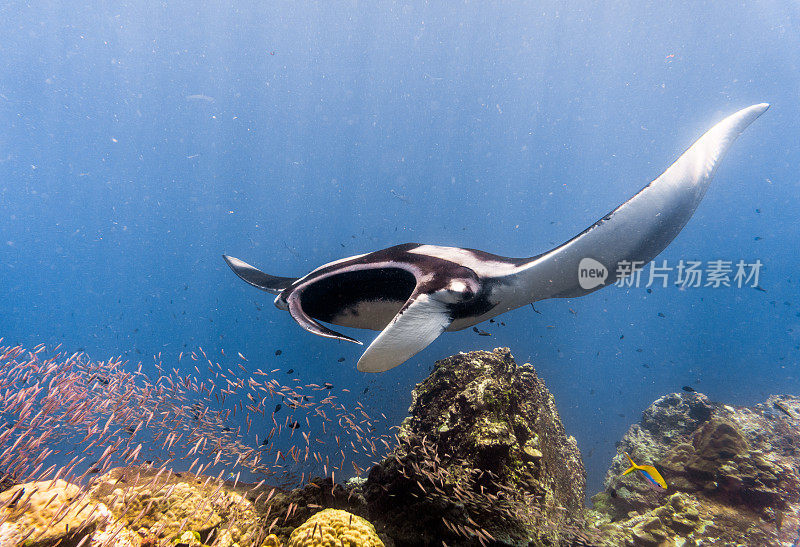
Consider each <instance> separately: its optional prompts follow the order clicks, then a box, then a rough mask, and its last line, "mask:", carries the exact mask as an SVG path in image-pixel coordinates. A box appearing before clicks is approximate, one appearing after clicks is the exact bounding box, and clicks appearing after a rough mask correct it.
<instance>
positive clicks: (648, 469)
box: [622, 454, 667, 490]
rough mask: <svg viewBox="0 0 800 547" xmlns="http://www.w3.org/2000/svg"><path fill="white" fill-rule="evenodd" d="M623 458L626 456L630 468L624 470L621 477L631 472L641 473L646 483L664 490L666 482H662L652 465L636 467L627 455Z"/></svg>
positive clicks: (659, 474) (662, 479)
mask: <svg viewBox="0 0 800 547" xmlns="http://www.w3.org/2000/svg"><path fill="white" fill-rule="evenodd" d="M625 456H627V458H628V460H630V462H631V466H630V467H629V468H628V469H626V470H625V472H624V473H623V474H622V475H623V476H625V475H627V474H628V473H630V472H631V471H641V472H642V475H644V478H645V479H647V482H649V483H650V484H652V485H653V486H659V487H661V488H663V489H665V490H666V488H667V481H665V480H664V477H662V476H661V473H659V472H658V469H656V468H655V467H653V466H652V465H637V464H636V463H634V461H633V459H631V457H630V456H629V455H628V454H625Z"/></svg>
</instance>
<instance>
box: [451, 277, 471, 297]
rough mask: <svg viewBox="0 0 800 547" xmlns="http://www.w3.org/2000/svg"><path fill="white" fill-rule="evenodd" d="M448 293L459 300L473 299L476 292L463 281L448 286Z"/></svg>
mask: <svg viewBox="0 0 800 547" xmlns="http://www.w3.org/2000/svg"><path fill="white" fill-rule="evenodd" d="M447 291H448V292H450V293H452V294H453V295H454V296H456V295H457V296H458V297H459V298H472V297H473V296H475V290H474V289H473V288H472V287H471V286H470V285H469V284H468V283H464V282H463V281H458V280H454V281H451V282H450V283H449V284H448V285H447Z"/></svg>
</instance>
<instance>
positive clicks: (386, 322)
mask: <svg viewBox="0 0 800 547" xmlns="http://www.w3.org/2000/svg"><path fill="white" fill-rule="evenodd" d="M768 107H769V105H768V104H766V103H762V104H756V105H753V106H750V107H747V108H744V109H742V110H740V111H738V112H736V113H735V114H733V115H731V116H728V117H727V118H725V119H724V120H722V121H721V122H719V123H718V124H716V125H715V126H714V127H712V128H711V129H710V130H709V131H708V132H707V133H705V134H704V135H703V136H702V137H700V138H699V139H698V140H697V141H696V142H695V143H694V144H692V146H691V147H690V148H689V149H688V150H687V151H686V152H684V153H683V154H682V155H681V156H680V157H679V158H678V159H677V160H676V161H675V163H673V164H672V165H671V166H670V167H669V168H668V169H667V170H666V171H664V172H663V173H662V174H661V175H660V176H659V177H658V178H657V179H655V180H654V181H652V182H651V183H650V184H648V185H647V186H645V187H644V188H642V189H641V190H640V191H639V192H638V193H637V194H636V195H634V196H633V197H632V198H630V199H629V200H627V201H626V202H625V203H623V204H622V205H620V206H619V207H617V208H616V209H614V210H613V211H611V212H610V213H608V214H607V215H605V216H603V217H602V218H601V219H600V220H598V221H597V222H595V223H594V224H592V225H591V226H589V227H588V228H586V229H585V230H584V231H582V232H581V233H580V234H578V235H576V236H575V237H573V238H572V239H570V240H569V241H567V242H566V243H564V244H563V245H559V246H558V247H556V248H554V249H552V250H550V251H547V252H546V253H543V254H540V255H536V256H533V257H529V258H507V257H504V256H498V255H494V254H490V253H487V252H484V251H477V250H475V249H463V248H457V247H442V246H438V245H424V244H418V243H405V244H403V245H396V246H394V247H389V248H387V249H382V250H379V251H375V252H371V253H367V254H361V255H356V256H351V257H347V258H342V259H341V260H336V261H334V262H329V263H328V264H324V265H322V266H320V267H319V268H317V269H315V270H313V271H312V272H310V273H309V274H307V275H305V276H303V277H299V278H297V277H279V276H273V275H269V274H266V273H264V272H262V271H260V270H258V269H257V268H255V267H253V266H251V265H250V264H247V263H246V262H244V261H242V260H239V259H237V258H233V257H231V256H226V255H223V258H224V259H225V261H226V262H227V264H228V266H230V267H231V269H232V270H233V271H234V272H235V273H236V275H238V276H239V277H241V278H242V279H243V280H244V281H246V282H247V283H249V284H251V285H253V286H254V287H257V288H259V289H261V290H264V291H267V292H269V293H273V294H277V297H276V298H275V305H276V306H277V307H278V308H279V309H282V310H288V311H289V313H290V314H291V316H292V318H293V319H294V320H295V321H297V323H298V324H300V326H301V327H303V328H304V329H306V330H307V331H309V332H312V333H314V334H317V335H319V336H325V337H328V338H336V339H338V340H347V341H349V342H354V343H356V344H361V342H360V341H358V340H356V339H354V338H351V337H349V336H346V335H344V334H341V333H338V332H336V331H334V330H331V329H330V328H328V327H327V326H325V325H323V324H322V323H321V322H324V323H331V324H333V325H341V326H345V327H356V328H361V329H371V330H376V331H380V334H379V335H378V336H377V337H376V338H375V340H374V341H373V342H372V343H371V344H370V345H369V347H368V348H367V350H366V351H365V352H364V354H363V355H362V356H361V358H360V359H359V360H358V365H357V367H358V370H360V371H362V372H383V371H386V370H389V369H391V368H394V367H396V366H397V365H400V364H401V363H403V362H405V361H407V360H408V359H410V358H411V357H412V356H414V355H415V354H417V353H418V352H420V351H422V350H423V349H424V348H425V347H427V346H428V345H429V344H430V343H431V342H433V341H434V340H435V339H436V338H437V337H438V336H439V335H440V334H441V333H442V332H444V331H457V330H461V329H464V328H467V327H470V326H472V325H475V324H477V323H480V322H482V321H486V320H487V319H490V318H492V317H494V316H496V315H499V314H501V313H504V312H507V311H509V310H513V309H515V308H518V307H520V306H524V305H526V304H531V303H533V302H537V301H539V300H544V299H546V298H573V297H577V296H584V295H586V294H589V293H591V292H594V291H596V290H599V289H601V288H602V287H605V286H608V285H610V284H613V283H615V282H616V281H617V280H618V279H620V278H623V277H625V276H626V275H630V274H631V273H632V272H634V271H635V270H636V269H638V268H641V267H643V266H644V265H645V264H647V263H648V262H650V261H651V260H652V259H653V258H655V257H656V256H657V255H658V254H659V253H661V251H663V250H664V249H665V248H666V247H667V245H669V243H670V242H671V241H672V240H673V239H674V238H675V236H677V235H678V233H679V232H680V231H681V229H683V227H684V226H685V225H686V223H687V222H688V220H689V218H690V217H691V216H692V214H693V213H694V211H695V209H696V208H697V206H698V204H699V203H700V201H701V200H702V199H703V196H704V195H705V193H706V189H707V188H708V185H709V183H710V182H711V179H712V177H713V176H714V172H715V171H716V169H717V166H718V165H719V163H720V161H721V160H722V158H723V156H724V155H725V153H726V152H727V151H728V148H730V146H731V144H733V141H734V140H736V138H737V137H738V136H739V134H740V133H741V132H742V131H743V130H744V129H745V128H746V127H747V126H748V125H750V124H751V123H752V122H753V121H754V120H755V119H756V118H758V117H759V116H760V115H761V114H763V113H764V112H765V111H766V110H767V108H768Z"/></svg>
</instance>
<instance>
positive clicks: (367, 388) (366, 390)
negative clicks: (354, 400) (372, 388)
mask: <svg viewBox="0 0 800 547" xmlns="http://www.w3.org/2000/svg"><path fill="white" fill-rule="evenodd" d="M368 391H369V386H367V387H365V388H364V391H362V392H361V393H367V392H368Z"/></svg>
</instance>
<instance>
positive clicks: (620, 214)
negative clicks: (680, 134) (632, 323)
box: [508, 103, 769, 309]
mask: <svg viewBox="0 0 800 547" xmlns="http://www.w3.org/2000/svg"><path fill="white" fill-rule="evenodd" d="M767 108H769V105H768V104H766V103H761V104H756V105H753V106H750V107H747V108H744V109H742V110H740V111H738V112H736V113H735V114H733V115H731V116H728V117H727V118H725V119H724V120H722V121H721V122H719V123H718V124H717V125H715V126H714V127H712V128H711V129H710V130H709V131H708V132H707V133H706V134H705V135H703V136H702V137H700V138H699V139H698V140H697V141H696V142H695V143H694V144H693V145H692V146H691V147H690V148H689V149H688V150H687V151H686V152H684V153H683V154H682V155H681V156H680V157H679V158H678V160H677V161H676V162H675V163H673V164H672V165H671V166H670V167H669V168H668V169H667V170H666V171H664V173H662V174H661V176H659V177H658V178H657V179H655V180H654V181H653V182H651V183H650V184H648V185H647V186H645V187H644V188H643V189H642V190H641V191H639V193H637V194H636V195H635V196H633V197H632V198H631V199H629V200H628V201H626V202H625V203H623V204H622V205H620V206H619V207H617V208H616V209H614V210H613V211H612V212H611V213H609V214H607V215H606V216H604V217H603V218H601V219H600V220H598V221H597V222H595V223H594V224H593V225H591V226H590V227H589V228H587V229H586V230H584V231H583V232H582V233H580V234H579V235H577V236H575V237H574V238H572V239H571V240H569V241H568V242H566V243H564V244H563V245H561V246H559V247H556V248H555V249H553V250H552V251H550V252H547V253H545V254H543V255H540V256H538V257H535V258H533V259H531V260H530V261H529V262H527V263H526V264H524V265H523V266H521V267H520V268H519V270H518V271H517V272H516V273H515V274H514V276H513V277H515V278H516V279H514V280H513V281H514V282H515V284H517V286H518V287H519V290H518V294H519V296H520V298H519V299H518V301H517V300H515V301H514V302H510V303H509V306H508V307H509V309H510V308H514V307H517V306H521V305H525V304H527V303H529V302H532V301H537V300H542V299H545V298H569V297H575V296H582V295H584V294H588V293H590V292H593V291H595V290H597V289H600V288H602V287H604V286H607V285H609V284H612V283H614V282H615V281H616V280H617V279H618V278H619V277H622V276H624V274H625V273H628V272H630V269H631V267H633V269H634V270H635V269H638V268H641V267H642V266H644V265H645V264H647V263H648V262H650V261H651V260H652V259H653V258H655V257H656V256H657V255H658V254H659V253H660V252H661V251H663V250H664V249H665V248H666V247H667V245H669V243H670V242H671V241H672V240H673V239H674V238H675V236H677V235H678V233H679V232H680V231H681V229H682V228H683V227H684V225H686V223H687V222H688V220H689V218H691V216H692V214H693V213H694V211H695V209H696V208H697V206H698V205H699V203H700V201H701V200H702V199H703V196H704V195H705V193H706V189H707V188H708V185H709V183H710V182H711V179H712V177H713V176H714V173H715V171H716V170H717V166H718V165H719V163H720V161H721V160H722V158H723V157H724V156H725V153H726V152H727V151H728V149H729V148H730V146H731V144H733V141H735V140H736V138H737V137H738V136H739V135H740V134H741V132H742V131H744V129H745V128H746V127H747V126H748V125H750V124H751V123H752V122H753V121H754V120H755V119H756V118H758V117H759V116H760V115H761V114H763V113H764V112H765V111H766V110H767ZM581 269H583V270H585V271H586V273H591V274H592V275H591V276H586V277H581V276H580V275H579V273H581V272H580V270H581ZM590 270H591V271H590Z"/></svg>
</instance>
